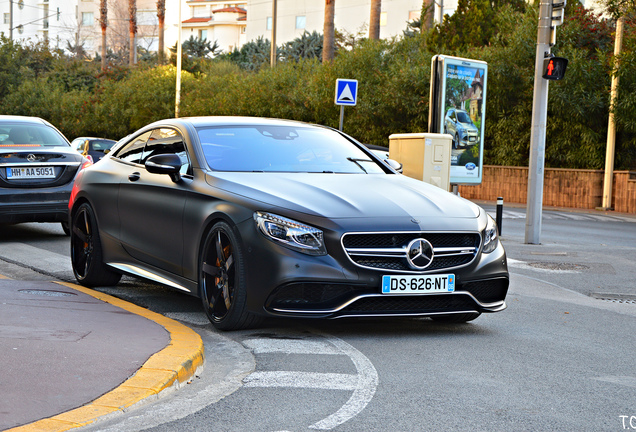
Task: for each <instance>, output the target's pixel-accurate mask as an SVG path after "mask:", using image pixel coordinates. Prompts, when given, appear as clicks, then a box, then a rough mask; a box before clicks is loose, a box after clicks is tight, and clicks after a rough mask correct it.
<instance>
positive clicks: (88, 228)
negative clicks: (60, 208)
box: [82, 211, 91, 235]
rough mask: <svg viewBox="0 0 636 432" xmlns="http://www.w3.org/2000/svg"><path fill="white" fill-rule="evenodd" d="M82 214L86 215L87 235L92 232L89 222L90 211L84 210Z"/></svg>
mask: <svg viewBox="0 0 636 432" xmlns="http://www.w3.org/2000/svg"><path fill="white" fill-rule="evenodd" d="M82 214H83V216H84V227H85V228H86V230H85V231H84V232H85V233H86V235H90V234H91V228H90V225H89V224H88V212H87V211H83V212H82Z"/></svg>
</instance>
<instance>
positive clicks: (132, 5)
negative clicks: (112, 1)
mask: <svg viewBox="0 0 636 432" xmlns="http://www.w3.org/2000/svg"><path fill="white" fill-rule="evenodd" d="M128 16H129V21H130V25H129V27H128V28H129V31H130V57H129V61H128V63H129V64H130V66H133V65H134V64H135V50H136V48H137V47H136V46H135V35H136V34H137V0H128Z"/></svg>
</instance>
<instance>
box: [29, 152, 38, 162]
mask: <svg viewBox="0 0 636 432" xmlns="http://www.w3.org/2000/svg"><path fill="white" fill-rule="evenodd" d="M27 160H28V161H29V162H35V161H37V160H38V158H37V156H35V155H34V154H33V153H30V154H28V155H27Z"/></svg>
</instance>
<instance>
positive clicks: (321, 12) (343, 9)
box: [247, 0, 457, 45]
mask: <svg viewBox="0 0 636 432" xmlns="http://www.w3.org/2000/svg"><path fill="white" fill-rule="evenodd" d="M272 3H273V0H248V1H247V9H248V11H249V13H248V14H247V40H254V39H256V38H258V37H263V38H265V39H269V40H271V39H272ZM422 3H423V0H382V10H381V14H380V37H381V38H390V37H393V36H399V35H402V32H403V31H404V30H406V28H407V23H408V22H410V21H413V20H414V19H419V18H420V14H421V11H422ZM436 4H437V5H439V4H441V5H442V7H443V8H444V10H443V12H444V13H452V11H454V10H455V9H456V8H457V0H443V1H441V2H440V1H437V2H436ZM436 8H437V12H436V15H435V16H436V17H437V16H439V6H436ZM276 9H277V13H276V18H277V20H276V43H277V44H278V45H279V44H282V43H285V42H287V41H290V40H293V39H295V38H297V37H298V36H300V35H301V34H303V32H305V31H307V32H310V33H311V32H313V31H314V30H315V31H317V32H319V33H322V31H323V24H324V18H325V1H324V0H277V6H276ZM370 15H371V0H337V1H336V4H335V18H334V23H335V27H336V29H337V30H338V31H341V32H344V33H349V34H354V35H355V34H361V35H362V36H364V37H366V36H367V35H368V30H369V18H370Z"/></svg>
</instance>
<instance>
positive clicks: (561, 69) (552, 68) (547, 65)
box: [543, 57, 568, 80]
mask: <svg viewBox="0 0 636 432" xmlns="http://www.w3.org/2000/svg"><path fill="white" fill-rule="evenodd" d="M567 67H568V59H566V58H563V57H548V58H546V59H545V60H543V78H545V79H547V80H560V79H563V77H564V76H565V69H566V68H567Z"/></svg>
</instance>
